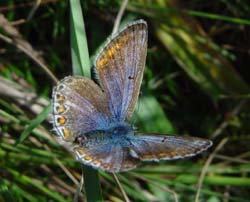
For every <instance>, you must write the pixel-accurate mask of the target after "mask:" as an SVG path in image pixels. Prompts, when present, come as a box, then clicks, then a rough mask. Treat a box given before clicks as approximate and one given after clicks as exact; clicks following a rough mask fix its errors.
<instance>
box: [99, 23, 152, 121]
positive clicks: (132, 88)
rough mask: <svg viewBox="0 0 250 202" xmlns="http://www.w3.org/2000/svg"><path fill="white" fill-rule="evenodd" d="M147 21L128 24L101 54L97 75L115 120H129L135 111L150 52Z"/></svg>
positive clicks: (113, 37)
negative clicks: (148, 48)
mask: <svg viewBox="0 0 250 202" xmlns="http://www.w3.org/2000/svg"><path fill="white" fill-rule="evenodd" d="M147 37H148V32H147V24H146V22H145V21H143V20H138V21H135V22H133V23H131V24H128V25H127V26H126V27H125V28H124V29H122V30H121V31H119V32H118V33H117V34H116V35H114V36H112V37H111V38H110V39H109V40H108V41H107V43H106V45H104V48H103V49H102V50H101V51H100V53H99V54H98V55H97V57H96V60H95V67H96V73H97V77H98V79H99V82H100V85H101V87H102V89H103V90H104V92H105V93H106V94H107V98H108V101H109V109H110V112H111V114H112V120H113V121H124V120H128V119H129V118H130V117H131V115H132V114H133V111H134V108H135V104H136V102H137V99H138V96H139V91H140V86H141V81H142V77H143V72H144V67H145V60H146V53H147Z"/></svg>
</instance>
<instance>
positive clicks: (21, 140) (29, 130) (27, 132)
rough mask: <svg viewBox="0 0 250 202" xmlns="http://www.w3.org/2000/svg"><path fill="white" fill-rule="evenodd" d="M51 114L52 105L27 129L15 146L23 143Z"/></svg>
mask: <svg viewBox="0 0 250 202" xmlns="http://www.w3.org/2000/svg"><path fill="white" fill-rule="evenodd" d="M50 112H51V105H49V106H47V107H46V108H45V109H44V110H43V111H42V112H41V113H40V114H39V115H38V116H37V117H36V118H35V119H34V120H33V121H31V123H30V124H29V125H28V126H27V127H26V128H25V130H24V131H23V132H22V134H21V135H20V137H19V138H18V139H17V141H16V142H15V145H18V144H19V143H22V142H23V141H24V140H25V139H26V138H27V137H28V136H29V134H30V133H31V132H32V130H33V129H34V128H36V127H37V126H38V125H39V124H40V123H42V122H43V121H44V120H45V119H46V118H47V117H48V114H49V113H50Z"/></svg>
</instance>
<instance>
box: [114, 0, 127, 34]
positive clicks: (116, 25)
mask: <svg viewBox="0 0 250 202" xmlns="http://www.w3.org/2000/svg"><path fill="white" fill-rule="evenodd" d="M127 4H128V0H123V2H122V5H121V7H120V10H119V12H118V14H117V16H116V19H115V23H114V27H113V30H112V35H114V34H115V33H116V32H117V31H118V28H119V25H120V22H121V18H122V16H123V14H124V11H125V9H126V7H127Z"/></svg>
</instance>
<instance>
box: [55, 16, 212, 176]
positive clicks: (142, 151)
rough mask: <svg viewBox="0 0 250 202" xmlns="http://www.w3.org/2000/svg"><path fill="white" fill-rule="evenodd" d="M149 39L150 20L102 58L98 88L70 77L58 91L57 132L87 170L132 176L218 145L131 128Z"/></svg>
mask: <svg viewBox="0 0 250 202" xmlns="http://www.w3.org/2000/svg"><path fill="white" fill-rule="evenodd" d="M147 39H148V30H147V23H146V22H145V21H144V20H137V21H134V22H132V23H130V24H127V26H125V28H123V29H121V30H120V31H119V32H118V33H117V34H115V35H113V36H111V37H110V38H109V39H108V40H107V42H106V44H105V45H104V47H103V48H102V49H101V50H100V52H99V53H98V54H97V56H96V58H95V61H94V70H95V74H96V76H97V79H96V81H97V82H95V81H93V80H91V79H88V78H86V77H81V76H68V77H65V78H64V79H63V80H61V81H60V82H59V83H58V84H57V86H56V87H54V89H53V93H52V102H53V112H52V113H53V127H54V130H55V131H56V133H57V134H58V135H59V136H60V137H61V138H62V140H63V141H65V142H70V143H72V145H73V149H72V151H73V152H74V154H75V156H76V158H77V159H78V160H79V161H80V162H82V163H83V164H85V165H89V166H92V167H93V168H95V169H100V170H104V171H106V172H113V173H116V172H122V171H128V170H131V169H133V168H135V167H136V166H137V165H138V164H139V163H140V162H141V161H159V160H172V159H179V158H184V157H190V156H194V155H196V154H199V153H201V152H202V151H204V150H206V149H208V148H209V147H210V146H211V145H212V142H211V141H210V140H206V139H202V138H197V137H183V136H167V135H162V134H155V133H149V134H147V133H142V134H137V132H136V131H135V129H134V127H133V126H132V125H130V124H129V122H128V121H129V120H130V118H131V116H132V114H133V112H134V110H135V105H136V102H137V100H138V96H139V91H140V86H141V82H142V77H143V72H144V67H145V61H146V54H147Z"/></svg>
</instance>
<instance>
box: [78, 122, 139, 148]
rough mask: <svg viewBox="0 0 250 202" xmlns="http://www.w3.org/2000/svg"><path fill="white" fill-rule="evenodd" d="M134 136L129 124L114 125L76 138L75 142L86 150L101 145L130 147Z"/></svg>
mask: <svg viewBox="0 0 250 202" xmlns="http://www.w3.org/2000/svg"><path fill="white" fill-rule="evenodd" d="M133 136H134V130H133V128H132V126H130V125H129V124H128V123H125V122H123V123H120V122H118V123H113V124H111V126H110V127H108V128H107V129H103V130H95V131H91V132H88V133H85V134H82V135H80V136H78V137H76V139H75V142H76V143H78V144H79V145H80V146H83V147H85V148H91V147H95V146H98V145H101V144H107V143H108V144H120V145H121V146H123V145H124V146H125V145H126V146H128V145H129V142H130V139H132V137H133Z"/></svg>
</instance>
